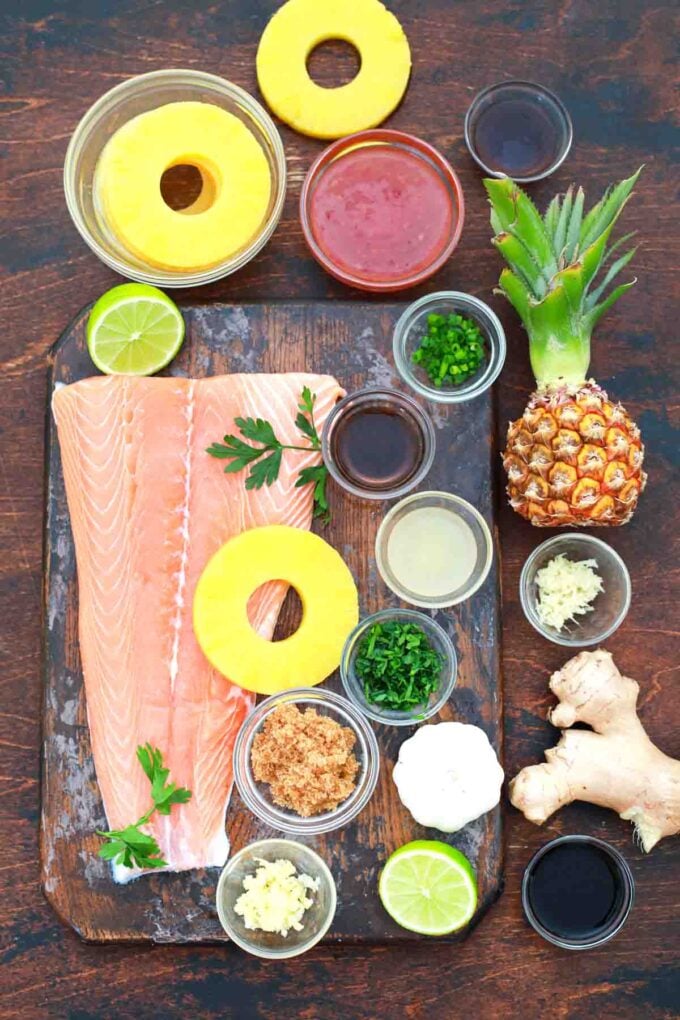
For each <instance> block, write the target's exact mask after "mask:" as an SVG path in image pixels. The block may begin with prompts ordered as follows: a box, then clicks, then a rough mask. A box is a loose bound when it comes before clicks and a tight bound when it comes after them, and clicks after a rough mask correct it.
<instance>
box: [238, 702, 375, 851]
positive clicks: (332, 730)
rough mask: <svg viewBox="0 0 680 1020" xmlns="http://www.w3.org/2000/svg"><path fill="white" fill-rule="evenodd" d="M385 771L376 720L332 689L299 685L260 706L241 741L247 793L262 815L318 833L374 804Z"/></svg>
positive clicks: (242, 786) (241, 781) (283, 826)
mask: <svg viewBox="0 0 680 1020" xmlns="http://www.w3.org/2000/svg"><path fill="white" fill-rule="evenodd" d="M379 770H380V752H379V750H378V743H377V741H376V738H375V734H374V732H373V730H372V728H371V725H370V723H369V722H368V720H367V719H366V718H365V716H364V715H362V713H361V712H360V711H359V710H358V709H357V708H355V707H354V705H353V704H352V703H351V702H350V701H348V700H347V699H346V698H343V697H341V696H340V695H339V694H335V693H334V692H333V691H319V690H317V689H316V688H313V687H297V688H294V689H293V690H290V691H282V692H281V693H280V694H275V695H273V697H271V698H267V699H266V700H265V701H263V702H261V703H260V704H259V705H257V706H256V707H255V708H254V709H253V711H252V712H251V714H250V715H249V716H248V718H247V719H246V721H245V722H244V724H243V726H242V727H241V730H240V732H239V734H238V737H237V739H236V745H235V747H234V779H235V781H236V786H237V788H238V791H239V793H240V795H241V799H242V800H243V802H244V804H245V805H246V807H247V808H249V810H250V811H252V812H253V814H255V815H256V816H257V817H258V818H259V819H260V821H262V822H265V823H266V824H267V825H270V826H272V827H273V828H275V829H279V830H281V831H282V832H289V833H295V834H296V835H307V836H314V835H318V834H319V833H321V832H330V831H331V830H332V829H339V828H340V827H341V826H343V825H346V824H347V822H349V821H350V820H351V819H352V818H355V817H356V816H357V815H358V814H359V812H360V811H362V810H363V808H364V807H365V806H366V804H368V802H369V800H370V799H371V797H372V795H373V791H374V790H375V786H376V783H377V781H378V773H379Z"/></svg>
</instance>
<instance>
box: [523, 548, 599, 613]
mask: <svg viewBox="0 0 680 1020" xmlns="http://www.w3.org/2000/svg"><path fill="white" fill-rule="evenodd" d="M595 567H597V560H578V561H574V560H568V559H567V557H566V556H565V555H564V553H560V554H559V555H558V556H555V557H554V558H553V559H552V560H550V562H549V563H547V564H546V565H545V566H544V567H542V568H541V569H540V570H539V571H538V572H537V574H536V584H537V585H538V592H539V597H538V603H537V606H536V612H537V613H538V618H539V620H540V621H541V623H542V624H544V625H545V626H547V627H554V628H555V630H561V629H562V628H563V627H564V625H565V623H566V622H567V621H568V620H572V621H574V622H575V619H576V617H577V616H583V615H584V614H585V613H590V612H592V608H593V607H592V604H591V603H592V602H593V600H594V599H595V597H596V595H598V594H599V593H600V592H601V591H604V586H603V584H602V578H601V577H600V575H599V574H598V573H597V571H596V570H595Z"/></svg>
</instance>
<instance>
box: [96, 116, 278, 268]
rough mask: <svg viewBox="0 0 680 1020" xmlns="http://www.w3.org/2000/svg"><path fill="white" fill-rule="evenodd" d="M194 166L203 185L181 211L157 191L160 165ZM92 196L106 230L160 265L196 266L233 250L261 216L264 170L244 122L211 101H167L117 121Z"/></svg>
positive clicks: (266, 185) (266, 186)
mask: <svg viewBox="0 0 680 1020" xmlns="http://www.w3.org/2000/svg"><path fill="white" fill-rule="evenodd" d="M181 165H189V166H194V167H196V168H197V169H198V170H199V172H200V175H201V178H202V182H203V187H202V190H201V192H200V194H199V195H198V198H197V199H196V200H195V201H194V202H193V203H192V204H191V205H189V206H188V207H186V208H184V209H171V208H170V206H169V205H168V204H167V203H166V201H165V199H164V198H163V195H162V194H161V187H160V182H161V178H162V176H163V174H164V172H165V171H167V170H168V169H170V168H171V167H174V166H181ZM94 189H95V202H96V203H97V205H98V208H99V212H100V214H101V216H102V218H103V219H104V221H105V223H106V224H107V226H108V228H109V229H110V230H111V232H112V233H113V234H114V235H115V236H116V237H117V238H118V240H119V241H120V243H121V244H122V245H123V246H124V247H125V248H126V249H128V250H129V251H131V252H132V253H133V254H135V255H136V256H137V257H138V258H140V259H142V261H144V262H146V263H148V264H149V265H152V266H157V267H158V268H159V269H169V270H185V271H190V270H195V269H206V268H210V267H211V266H215V265H217V264H218V263H219V262H221V261H222V259H224V258H225V257H226V256H229V255H233V254H234V253H235V252H238V251H240V250H241V249H243V248H244V247H246V245H247V244H248V242H249V241H250V240H251V239H252V238H253V236H254V235H255V234H256V233H257V231H258V229H259V227H260V225H261V224H262V221H263V220H264V218H265V216H266V214H267V208H268V205H269V197H270V194H271V174H270V171H269V166H268V164H267V159H266V156H265V154H264V152H263V150H262V148H261V146H260V145H259V143H258V142H257V140H256V138H255V136H254V135H253V134H252V132H251V131H250V130H249V129H248V128H247V127H246V125H245V124H244V123H243V121H241V120H239V118H238V117H236V116H234V114H233V113H229V111H228V110H223V109H222V108H221V107H219V106H215V105H213V104H212V103H201V102H192V101H188V102H177V103H166V104H165V105H163V106H159V107H157V108H156V109H155V110H147V111H146V112H145V113H140V114H138V115H137V116H136V117H133V118H132V120H129V121H128V122H127V123H126V124H123V125H122V126H121V127H120V128H119V129H118V130H117V131H116V132H115V134H113V135H112V137H111V138H110V139H109V141H108V142H107V144H106V146H105V148H104V151H103V152H102V154H101V156H100V158H99V162H98V163H97V169H96V171H95V178H94Z"/></svg>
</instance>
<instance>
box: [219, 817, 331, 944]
mask: <svg viewBox="0 0 680 1020" xmlns="http://www.w3.org/2000/svg"><path fill="white" fill-rule="evenodd" d="M273 843H277V844H279V845H282V846H286V845H287V846H289V847H291V848H293V849H294V852H295V853H296V854H299V853H300V852H301V851H302V852H303V853H304V854H309V856H310V857H311V858H313V860H314V863H315V865H316V867H317V868H318V870H319V872H320V873H321V875H323V878H324V880H325V882H326V885H327V887H328V891H329V911H328V914H327V915H326V918H325V919H324V922H323V924H322V925H320V926H319V928H318V929H317V930H316V931H315V932H314V935H312V936H310V938H309V939H308V940H307V941H306V942H303V943H301V944H300V945H299V946H297V947H296V948H295V949H291V950H288V951H287V950H286V949H285V947H284V948H282V949H281V950H270V949H267V948H266V947H262V946H258V945H256V944H255V943H254V942H247V941H246V940H245V939H243V938H241V936H240V935H238V934H237V933H236V932H235V931H234V928H233V927H232V925H231V922H230V920H229V918H228V916H227V912H226V910H225V909H224V905H223V902H222V901H223V896H222V890H223V888H224V886H225V885H226V881H227V878H228V877H229V874H230V873H231V871H233V869H234V868H235V867H236V866H237V864H239V863H240V861H241V860H242V859H243V857H245V855H246V854H253V853H255V852H257V851H258V850H259V851H261V852H262V851H263V850H264V851H265V852H266V850H267V849H268V848H270V847H271V845H272V844H273ZM282 852H283V853H285V850H282ZM337 902H338V894H337V887H336V885H335V879H334V878H333V875H332V873H331V870H330V868H329V867H328V865H327V864H326V862H325V861H324V859H323V858H322V857H321V856H320V855H319V854H318V853H317V852H316V850H313V849H312V848H311V847H309V846H306V844H304V843H298V842H297V841H296V840H292V839H285V838H281V837H275V838H272V839H258V840H256V841H255V842H254V843H249V844H248V845H247V846H244V847H242V848H241V849H240V850H239V851H238V853H235V854H234V856H233V857H230V858H229V860H228V861H227V863H226V864H225V865H224V867H223V868H222V871H221V873H220V877H219V879H218V882H217V889H216V891H215V904H216V907H217V915H218V917H219V919H220V924H221V925H222V927H223V928H224V930H225V932H226V933H227V935H228V936H229V938H230V939H231V941H232V942H233V943H234V944H235V945H237V946H239V947H240V948H241V949H244V950H245V951H246V952H247V953H252V955H253V956H259V957H261V958H262V959H268V960H286V959H291V958H292V957H294V956H301V955H302V954H303V953H306V952H307V951H308V950H309V949H312V948H313V947H314V946H315V945H316V944H317V942H320V941H321V939H322V938H323V937H324V935H325V934H326V932H327V931H328V929H329V928H330V926H331V924H332V923H333V918H334V917H335V911H336V908H337Z"/></svg>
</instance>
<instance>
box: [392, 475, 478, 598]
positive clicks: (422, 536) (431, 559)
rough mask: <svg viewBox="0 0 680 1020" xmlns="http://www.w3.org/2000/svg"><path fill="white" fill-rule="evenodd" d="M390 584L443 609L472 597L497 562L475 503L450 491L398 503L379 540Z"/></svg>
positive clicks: (397, 592) (423, 494) (398, 591)
mask: <svg viewBox="0 0 680 1020" xmlns="http://www.w3.org/2000/svg"><path fill="white" fill-rule="evenodd" d="M375 558H376V562H377V564H378V570H379V571H380V576H381V577H382V579H383V581H384V582H385V584H386V585H387V586H388V588H390V589H391V590H392V591H393V592H394V593H395V595H398V596H399V598H401V599H403V600H404V601H405V602H409V603H410V604H411V605H413V606H421V607H422V608H424V609H442V608H444V607H446V606H455V605H457V603H459V602H463V601H464V600H465V599H467V598H469V597H470V596H471V595H472V594H473V593H474V592H476V591H477V589H478V588H480V587H481V585H482V584H483V583H484V581H485V580H486V577H487V575H488V573H489V570H490V569H491V563H492V562H493V539H492V537H491V532H490V531H489V527H488V525H487V523H486V521H485V520H484V518H483V517H482V515H481V514H480V513H479V511H478V510H476V509H475V508H474V507H473V506H472V504H471V503H468V502H467V501H466V500H464V499H461V498H460V496H454V495H453V494H452V493H449V492H416V493H414V495H412V496H407V497H406V499H403V500H401V502H400V503H397V505H396V506H394V507H393V508H392V509H391V510H390V512H389V513H388V514H387V516H386V517H385V519H384V520H383V522H382V524H381V525H380V528H379V529H378V535H377V537H376V540H375Z"/></svg>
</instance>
